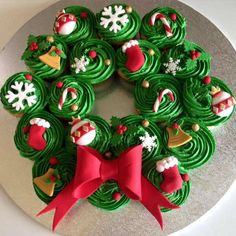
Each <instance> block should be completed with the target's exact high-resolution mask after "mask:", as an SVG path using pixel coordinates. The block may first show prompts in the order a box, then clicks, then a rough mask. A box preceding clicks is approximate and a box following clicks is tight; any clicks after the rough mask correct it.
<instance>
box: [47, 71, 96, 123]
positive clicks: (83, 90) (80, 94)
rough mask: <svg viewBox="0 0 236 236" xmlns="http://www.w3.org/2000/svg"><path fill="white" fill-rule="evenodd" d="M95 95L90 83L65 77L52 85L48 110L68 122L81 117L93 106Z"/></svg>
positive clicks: (68, 76)
mask: <svg viewBox="0 0 236 236" xmlns="http://www.w3.org/2000/svg"><path fill="white" fill-rule="evenodd" d="M94 100H95V95H94V91H93V88H92V86H91V84H90V83H87V82H85V81H83V80H77V79H76V78H74V77H72V76H70V75H66V76H63V77H60V78H58V79H57V80H56V81H54V82H53V83H52V86H51V90H50V99H49V109H50V111H51V112H52V113H53V114H54V115H55V116H57V117H59V118H62V119H66V120H70V119H71V118H72V117H78V116H80V117H83V116H85V115H86V114H88V113H89V112H90V111H91V110H92V108H93V104H94Z"/></svg>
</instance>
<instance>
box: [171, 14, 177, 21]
mask: <svg viewBox="0 0 236 236" xmlns="http://www.w3.org/2000/svg"><path fill="white" fill-rule="evenodd" d="M170 19H171V20H173V21H176V19H177V16H176V14H175V13H173V14H171V15H170Z"/></svg>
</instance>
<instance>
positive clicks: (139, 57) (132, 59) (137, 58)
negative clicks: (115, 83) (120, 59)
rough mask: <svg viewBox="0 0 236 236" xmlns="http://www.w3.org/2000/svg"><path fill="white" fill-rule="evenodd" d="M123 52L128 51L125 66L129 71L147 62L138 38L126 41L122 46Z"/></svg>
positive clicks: (133, 70) (135, 69)
mask: <svg viewBox="0 0 236 236" xmlns="http://www.w3.org/2000/svg"><path fill="white" fill-rule="evenodd" d="M122 52H123V53H126V55H127V61H126V64H125V66H126V68H127V69H128V70H129V71H131V72H135V71H137V70H139V69H140V68H141V67H142V66H143V64H144V62H145V57H144V55H143V52H142V50H141V48H140V47H139V45H138V41H137V40H130V41H129V42H126V43H125V44H124V45H123V46H122Z"/></svg>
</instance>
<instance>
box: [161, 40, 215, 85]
mask: <svg viewBox="0 0 236 236" xmlns="http://www.w3.org/2000/svg"><path fill="white" fill-rule="evenodd" d="M191 51H196V52H199V53H200V56H199V57H198V58H196V59H194V60H192V58H191ZM171 58H172V59H173V61H174V62H176V61H177V60H180V62H179V64H178V66H179V67H180V70H177V71H176V74H174V73H172V74H173V75H174V76H175V77H176V78H178V79H180V80H186V79H189V78H191V77H197V78H203V77H204V76H206V75H208V74H209V72H210V69H211V56H210V55H209V54H207V53H206V52H205V51H204V50H203V49H202V48H201V47H200V46H198V45H197V44H195V43H192V42H189V41H185V42H184V43H183V44H181V45H177V46H176V47H173V48H170V49H168V50H166V52H165V53H164V54H163V57H162V65H161V69H162V71H163V72H164V73H167V71H166V69H167V67H166V66H165V65H164V64H165V63H168V62H169V60H170V59H171ZM170 73H171V72H170Z"/></svg>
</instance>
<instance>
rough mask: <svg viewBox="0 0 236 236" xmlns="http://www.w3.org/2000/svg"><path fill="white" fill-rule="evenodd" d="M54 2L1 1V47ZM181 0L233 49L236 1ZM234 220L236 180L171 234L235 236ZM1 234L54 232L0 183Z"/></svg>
mask: <svg viewBox="0 0 236 236" xmlns="http://www.w3.org/2000/svg"><path fill="white" fill-rule="evenodd" d="M56 1H57V0H33V1H32V0H20V1H19V0H0V49H1V48H3V47H4V45H5V44H6V43H7V42H8V40H9V39H10V38H11V37H12V36H13V35H14V33H15V32H16V31H17V30H18V29H19V28H20V27H21V26H22V25H23V24H24V23H25V22H27V21H28V20H29V19H30V18H31V17H32V16H34V15H35V14H37V13H39V12H40V11H42V10H43V9H45V8H47V7H48V6H50V5H51V4H53V3H55V2H56ZM173 1H174V0H173ZM78 2H79V1H78ZM181 2H184V3H186V4H187V5H189V6H191V7H192V8H194V9H195V10H197V11H199V12H200V13H202V14H203V15H204V16H206V17H207V18H208V19H209V20H210V21H212V22H213V23H214V24H215V25H216V26H217V27H218V28H219V29H220V30H221V31H222V32H223V33H224V34H225V36H226V37H227V38H228V39H229V40H230V42H231V43H232V45H233V46H234V48H235V49H236V30H235V29H236V26H235V22H236V14H235V11H236V0H214V1H212V0H181ZM65 5H66V1H65ZM206 33H207V32H206ZM233 151H236V150H233ZM235 171H236V170H235ZM235 223H236V181H235V182H234V183H233V184H232V186H231V188H230V189H229V190H228V192H227V193H226V194H225V196H224V197H223V198H222V199H221V200H220V201H219V202H218V203H217V205H216V206H215V207H213V208H212V209H211V210H209V211H208V212H207V213H206V214H205V215H203V216H202V217H201V218H199V219H198V220H197V221H195V222H194V223H192V224H191V225H189V226H187V227H186V228H184V229H182V230H180V231H178V232H176V233H174V234H172V235H171V236H185V235H186V236H189V235H191V236H195V235H196V236H199V235H201V236H213V235H214V236H234V235H236V226H235ZM0 235H1V236H13V235H23V236H32V235H34V236H48V235H55V236H56V235H57V234H52V233H51V232H50V231H49V230H48V229H46V228H44V227H42V226H41V225H39V224H38V223H37V222H35V221H34V220H33V219H31V218H30V217H28V216H27V215H25V214H24V213H23V211H22V210H21V209H19V208H18V207H17V206H16V205H15V204H14V202H13V201H12V200H11V199H9V198H8V196H7V195H6V194H5V192H4V190H3V189H2V188H1V186H0Z"/></svg>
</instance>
